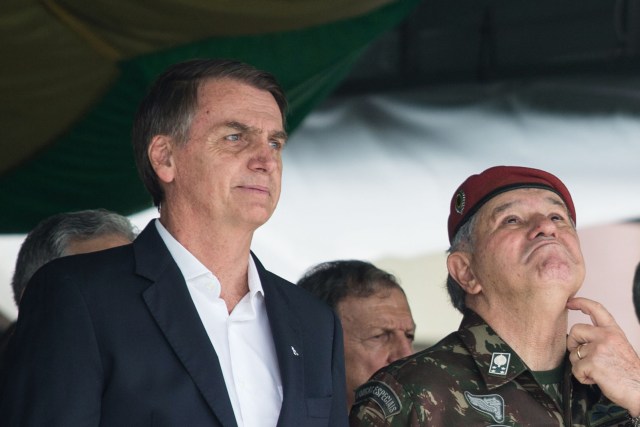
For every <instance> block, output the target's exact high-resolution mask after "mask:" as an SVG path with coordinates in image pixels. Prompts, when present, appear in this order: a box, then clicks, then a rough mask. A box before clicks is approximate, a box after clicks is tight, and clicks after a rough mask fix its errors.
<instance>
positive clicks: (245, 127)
mask: <svg viewBox="0 0 640 427" xmlns="http://www.w3.org/2000/svg"><path fill="white" fill-rule="evenodd" d="M224 125H225V126H226V127H228V128H231V129H235V130H238V131H241V132H249V131H251V126H248V125H245V124H244V123H240V122H233V121H231V122H226V123H225V124H224Z"/></svg>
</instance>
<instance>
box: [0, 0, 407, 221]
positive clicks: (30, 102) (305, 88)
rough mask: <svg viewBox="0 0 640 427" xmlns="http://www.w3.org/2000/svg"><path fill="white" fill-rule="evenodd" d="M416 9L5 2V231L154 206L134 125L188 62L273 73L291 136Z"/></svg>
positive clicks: (282, 3)
mask: <svg viewBox="0 0 640 427" xmlns="http://www.w3.org/2000/svg"><path fill="white" fill-rule="evenodd" d="M417 3H418V1H416V0H399V1H390V0H349V1H347V0H344V1H340V0H323V1H317V0H289V1H286V0H260V1H242V2H229V1H222V0H208V1H207V0H162V1H154V2H130V1H124V0H108V1H107V0H103V1H92V2H82V1H78V0H67V1H65V0H58V1H54V0H42V1H35V0H31V1H29V0H8V1H5V2H3V4H2V6H0V36H1V37H2V40H3V43H2V44H1V46H0V55H1V57H2V58H3V60H2V61H3V66H2V67H0V99H2V103H1V108H2V111H1V113H0V129H2V131H3V132H2V138H1V139H0V141H1V142H0V144H2V145H0V153H1V155H0V206H1V207H2V209H0V233H23V232H27V231H29V230H30V229H31V228H32V227H33V226H34V225H35V224H36V223H37V222H38V221H40V220H41V219H43V218H45V217H47V216H49V215H51V214H54V213H57V212H63V211H71V210H79V209H91V208H98V207H103V208H107V209H110V210H114V211H117V212H119V213H122V214H131V213H134V212H137V211H140V210H143V209H145V208H148V207H149V206H150V205H151V201H150V198H149V196H148V195H147V193H146V191H145V190H144V188H143V186H142V184H141V182H140V180H139V179H138V177H137V172H136V170H135V166H134V161H133V156H132V149H131V144H130V128H131V120H132V117H133V114H134V112H135V109H136V107H137V104H138V102H139V101H140V99H141V98H142V96H143V95H144V93H145V92H146V90H147V88H148V86H149V84H150V83H151V82H152V81H153V79H154V78H155V77H156V76H157V75H158V74H159V73H160V72H161V71H162V70H163V69H165V68H166V67H167V66H168V65H170V64H172V63H175V62H179V61H182V60H186V59H190V58H203V57H224V58H234V59H239V60H242V61H245V62H248V63H251V64H253V65H255V66H256V67H258V68H262V69H265V70H268V71H270V72H272V73H273V74H275V75H276V77H277V78H278V79H279V81H280V83H281V84H282V86H283V87H284V88H285V91H286V93H287V95H288V97H289V100H290V106H291V108H290V116H289V118H288V123H289V132H292V131H293V130H295V128H296V126H298V125H299V124H300V122H301V121H302V120H303V119H304V117H305V116H306V115H307V114H308V113H309V112H310V111H311V110H312V109H313V108H314V107H315V106H316V105H318V103H319V102H321V101H322V100H323V99H324V98H325V97H326V96H327V95H328V94H330V93H331V91H332V90H333V89H334V88H335V87H336V86H337V85H338V84H339V83H340V82H341V80H342V79H343V78H344V77H345V75H346V74H347V73H348V72H349V70H350V68H351V66H352V65H353V63H354V62H355V60H356V59H357V58H358V56H359V55H360V54H361V52H362V51H363V50H364V49H365V48H366V47H367V46H368V45H369V44H370V43H371V42H372V41H373V40H374V39H375V38H376V37H377V36H379V35H380V34H382V33H384V32H385V31H387V30H389V29H390V28H393V27H394V26H395V25H397V24H398V23H399V22H400V21H401V20H402V19H403V18H404V17H405V16H407V14H408V13H409V12H410V11H411V10H412V9H413V8H414V7H415V6H416V5H417Z"/></svg>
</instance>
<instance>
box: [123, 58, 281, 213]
mask: <svg viewBox="0 0 640 427" xmlns="http://www.w3.org/2000/svg"><path fill="white" fill-rule="evenodd" d="M212 80H232V81H235V82H239V83H243V84H246V85H249V86H251V87H254V88H256V89H259V90H264V91H267V92H269V93H270V94H271V95H273V98H274V99H275V101H276V103H277V105H278V107H279V109H280V113H281V116H282V124H283V126H284V123H285V116H286V110H287V100H286V97H285V94H284V91H283V89H282V88H281V87H280V85H279V84H278V82H277V81H276V79H275V77H274V76H272V75H271V74H269V73H267V72H265V71H261V70H258V69H256V68H254V67H253V66H251V65H248V64H245V63H242V62H239V61H233V60H225V59H194V60H191V61H185V62H182V63H178V64H175V65H173V66H171V67H169V68H168V69H167V70H166V71H165V72H163V73H162V74H161V75H160V76H159V77H158V79H157V80H156V81H155V83H154V84H153V85H152V87H151V88H150V90H149V93H148V94H147V96H146V97H145V98H144V99H143V101H142V103H141V104H140V106H139V108H138V112H137V114H136V117H135V120H134V123H133V132H132V140H133V148H134V154H135V160H136V165H137V168H138V173H139V174H140V176H141V178H142V181H143V183H144V185H145V187H146V188H147V190H148V191H149V193H150V194H151V196H152V197H153V202H154V204H155V205H156V206H160V203H161V202H162V201H163V200H164V190H163V188H162V186H161V185H160V182H159V181H158V177H157V175H156V172H155V171H154V169H153V167H152V166H151V162H150V160H149V155H148V147H149V144H150V143H151V140H152V138H153V137H154V136H156V135H166V136H170V137H172V138H173V139H174V140H175V141H176V143H178V144H184V143H186V142H187V140H188V138H189V130H190V128H191V124H192V120H193V118H194V115H195V113H196V109H197V107H198V101H199V95H200V94H199V91H200V88H201V86H202V85H203V84H204V83H206V82H209V81H212Z"/></svg>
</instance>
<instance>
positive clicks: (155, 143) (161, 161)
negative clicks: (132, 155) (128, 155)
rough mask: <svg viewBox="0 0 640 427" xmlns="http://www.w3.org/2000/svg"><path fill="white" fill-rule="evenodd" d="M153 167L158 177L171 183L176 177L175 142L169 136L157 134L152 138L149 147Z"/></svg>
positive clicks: (148, 151)
mask: <svg viewBox="0 0 640 427" xmlns="http://www.w3.org/2000/svg"><path fill="white" fill-rule="evenodd" d="M147 154H148V155H149V161H150V162H151V167H152V168H153V170H154V171H155V172H156V175H158V178H159V179H160V180H161V181H162V182H164V183H169V182H171V181H173V179H174V178H175V173H176V171H175V164H174V162H173V142H172V139H171V138H170V137H169V136H166V135H156V136H154V137H153V138H152V139H151V143H150V144H149V147H148V148H147Z"/></svg>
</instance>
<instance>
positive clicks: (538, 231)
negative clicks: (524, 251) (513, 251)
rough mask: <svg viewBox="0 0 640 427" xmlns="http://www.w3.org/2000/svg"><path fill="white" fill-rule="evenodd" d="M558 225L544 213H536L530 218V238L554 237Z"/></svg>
mask: <svg viewBox="0 0 640 427" xmlns="http://www.w3.org/2000/svg"><path fill="white" fill-rule="evenodd" d="M557 229H558V227H557V226H556V223H555V222H554V221H553V220H552V219H551V218H549V217H547V216H545V215H536V216H535V217H534V218H533V219H532V220H531V233H530V237H531V238H536V237H552V236H553V237H554V236H555V235H556V231H557Z"/></svg>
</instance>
